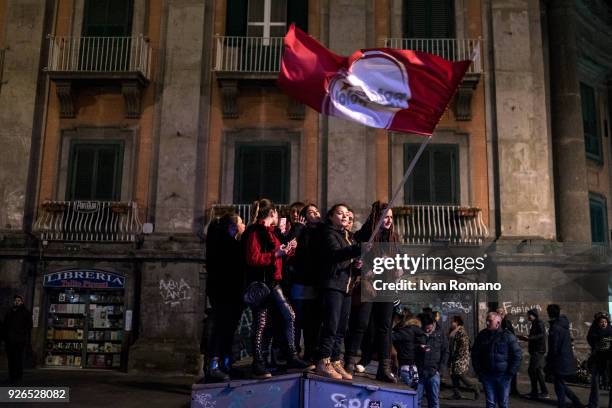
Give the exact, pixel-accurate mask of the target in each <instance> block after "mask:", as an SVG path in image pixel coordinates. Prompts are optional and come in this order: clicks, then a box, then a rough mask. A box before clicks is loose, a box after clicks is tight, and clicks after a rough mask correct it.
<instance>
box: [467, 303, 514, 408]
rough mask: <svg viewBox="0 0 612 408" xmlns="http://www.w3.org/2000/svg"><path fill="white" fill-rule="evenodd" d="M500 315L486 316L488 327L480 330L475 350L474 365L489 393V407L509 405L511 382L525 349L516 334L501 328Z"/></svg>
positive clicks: (486, 392)
mask: <svg viewBox="0 0 612 408" xmlns="http://www.w3.org/2000/svg"><path fill="white" fill-rule="evenodd" d="M501 320H502V319H501V316H500V315H499V314H497V313H496V312H491V313H489V314H488V315H487V328H486V329H484V330H482V331H481V332H480V333H478V336H477V337H476V341H475V342H474V347H473V349H472V366H473V367H474V371H476V374H477V375H478V378H479V379H480V382H481V383H482V385H483V387H484V390H485V394H486V396H487V407H489V408H494V407H495V406H496V404H497V405H498V406H499V407H500V408H507V407H508V399H509V397H510V382H511V379H512V377H513V376H514V375H515V374H516V373H517V371H518V369H519V367H520V365H521V358H522V352H521V347H520V346H519V345H518V341H517V340H516V337H515V336H514V334H512V333H511V332H510V331H509V330H506V329H502V328H501Z"/></svg>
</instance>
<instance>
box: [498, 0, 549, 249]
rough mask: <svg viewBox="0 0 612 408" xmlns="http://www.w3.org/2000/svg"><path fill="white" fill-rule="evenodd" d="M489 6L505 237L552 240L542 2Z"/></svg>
mask: <svg viewBox="0 0 612 408" xmlns="http://www.w3.org/2000/svg"><path fill="white" fill-rule="evenodd" d="M490 7H491V22H490V24H491V29H492V30H491V31H492V37H491V41H492V43H493V44H492V52H493V74H494V78H495V79H494V81H495V92H494V96H493V98H494V104H495V107H494V112H495V113H494V114H495V115H496V116H495V122H496V124H497V126H496V132H497V139H498V155H499V163H498V164H497V165H498V166H499V179H500V183H499V193H500V208H499V211H500V218H501V236H502V237H503V238H513V237H534V238H544V239H554V238H555V236H556V231H555V206H554V196H553V194H554V193H553V170H552V157H551V156H552V155H551V150H552V147H551V136H550V133H549V131H548V126H547V121H548V111H547V107H546V82H545V70H544V54H543V48H542V25H541V20H540V9H539V2H532V1H527V0H522V1H512V2H510V1H492V2H491V3H490Z"/></svg>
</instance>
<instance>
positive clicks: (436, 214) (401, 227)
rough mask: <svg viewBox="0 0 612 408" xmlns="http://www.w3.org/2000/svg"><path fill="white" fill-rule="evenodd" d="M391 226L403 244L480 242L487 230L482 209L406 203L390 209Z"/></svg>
mask: <svg viewBox="0 0 612 408" xmlns="http://www.w3.org/2000/svg"><path fill="white" fill-rule="evenodd" d="M393 221H394V227H395V229H396V231H397V233H398V235H399V237H400V240H401V241H402V242H403V243H406V244H416V245H420V244H422V245H428V244H432V243H434V242H446V243H450V244H457V245H463V244H470V245H471V244H475V245H479V244H482V243H483V241H484V240H485V238H487V237H488V236H489V230H488V229H487V226H486V224H485V223H484V221H483V219H482V211H481V210H480V208H475V207H460V206H454V205H410V206H404V207H395V208H393Z"/></svg>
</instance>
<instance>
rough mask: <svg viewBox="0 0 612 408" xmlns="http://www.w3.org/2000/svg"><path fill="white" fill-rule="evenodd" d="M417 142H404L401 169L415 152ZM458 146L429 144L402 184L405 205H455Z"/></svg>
mask: <svg viewBox="0 0 612 408" xmlns="http://www.w3.org/2000/svg"><path fill="white" fill-rule="evenodd" d="M419 146H420V145H419V144H413V143H407V144H405V145H404V169H407V168H408V166H409V165H410V162H411V161H412V158H413V157H414V156H415V155H416V153H417V151H418V149H419ZM459 191H460V190H459V147H458V146H457V145H454V144H436V145H429V146H428V147H427V148H426V149H425V151H424V152H423V154H422V155H421V157H420V158H419V160H418V161H417V164H416V166H415V167H414V169H413V171H412V174H411V175H410V177H409V178H408V182H407V183H406V185H405V186H404V200H405V202H406V204H453V205H454V204H459Z"/></svg>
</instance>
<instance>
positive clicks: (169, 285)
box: [159, 278, 191, 306]
mask: <svg viewBox="0 0 612 408" xmlns="http://www.w3.org/2000/svg"><path fill="white" fill-rule="evenodd" d="M159 294H160V295H161V297H162V298H163V299H164V303H165V304H167V305H168V304H169V305H170V306H176V305H178V304H179V303H181V302H182V301H184V300H189V299H191V287H190V286H189V285H188V284H187V282H185V280H184V279H183V278H181V280H180V281H178V282H177V281H175V280H174V279H170V280H168V281H165V280H163V279H160V281H159Z"/></svg>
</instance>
